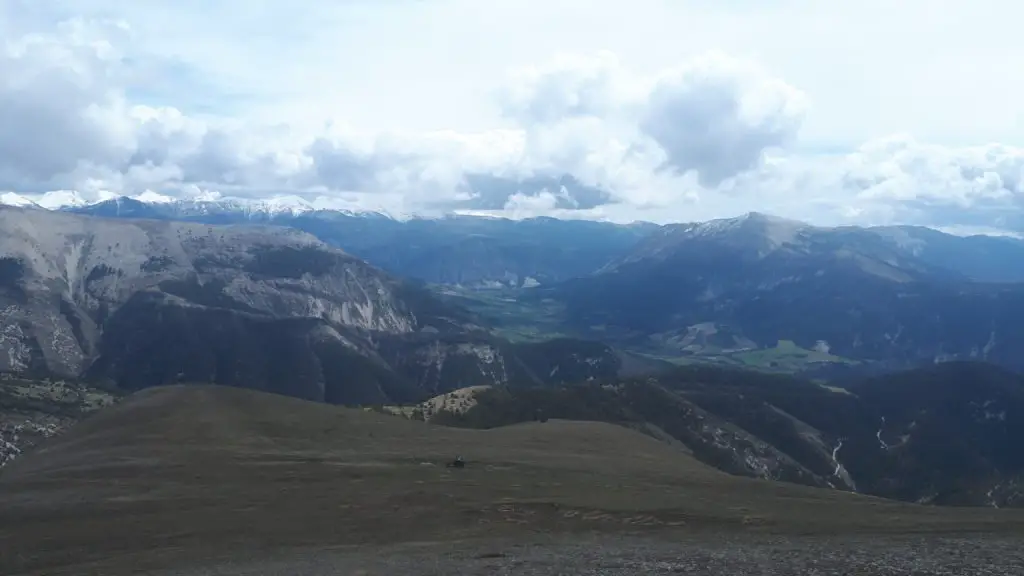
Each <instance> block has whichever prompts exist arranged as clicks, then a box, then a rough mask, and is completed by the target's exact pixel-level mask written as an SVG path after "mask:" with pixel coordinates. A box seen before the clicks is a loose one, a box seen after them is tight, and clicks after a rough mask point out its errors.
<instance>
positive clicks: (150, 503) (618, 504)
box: [0, 387, 1024, 575]
mask: <svg viewBox="0 0 1024 576" xmlns="http://www.w3.org/2000/svg"><path fill="white" fill-rule="evenodd" d="M456 454H461V455H463V456H464V457H465V459H466V460H467V462H468V465H467V467H466V468H465V469H462V470H455V469H449V468H446V467H445V466H444V463H445V462H446V461H447V460H450V459H451V458H452V457H453V456H454V455H456ZM979 532H983V533H986V534H988V535H993V534H1000V533H1007V534H1019V533H1020V532H1024V515H1022V514H1021V513H1019V512H1012V511H999V510H988V509H938V508H929V507H921V506H914V505H909V504H899V503H893V502H887V501H883V500H878V499H873V498H866V497H860V496H856V495H851V494H846V493H842V492H835V491H826V490H816V489H810V488H804V487H800V486H793V485H786V484H777V483H769V482H762V481H757V480H749V479H743V478H736V477H732V476H727V475H725V474H723V473H721V472H718V471H716V470H713V469H711V468H708V467H707V466H705V465H703V464H701V463H699V462H697V461H696V460H694V459H693V458H691V457H690V456H687V455H685V454H682V453H680V452H679V451H677V450H675V449H673V448H672V447H670V446H668V445H666V444H663V443H661V442H658V441H657V440H654V439H652V438H649V437H647V436H644V435H642V434H639V433H636V432H633V431H629V430H626V429H624V428H619V427H616V426H612V425H608V424H598V423H587V422H562V421H550V422H547V423H544V424H540V423H530V424H523V425H518V426H512V427H508V428H501V429H495V430H464V429H453V428H442V427H438V426H433V425H429V424H425V423H422V422H415V421H409V420H405V419H402V418H396V417H394V416H387V415H383V414H377V413H373V412H365V411H361V410H349V409H343V408H335V407H330V406H326V405H320V404H313V403H307V402H303V401H299V400H294V399H289V398H283V397H278V396H271V395H266V394H260V393H254V392H248V391H242V390H235V389H228V388H216V387H171V388H163V389H155V390H149V391H145V392H143V393H140V394H138V395H136V396H135V397H134V398H131V399H129V400H127V401H125V402H123V403H121V404H119V405H116V406H114V407H111V408H108V409H106V410H104V411H102V412H100V413H97V414H96V415H94V416H91V417H89V418H87V419H86V420H84V421H82V422H81V423H79V424H78V425H76V426H75V427H74V428H73V429H72V430H71V431H70V432H69V433H67V434H66V435H64V436H62V437H59V438H55V439H52V440H50V441H48V443H46V444H45V445H44V446H42V447H41V448H40V449H39V450H37V451H36V452H35V453H33V454H31V455H29V456H26V457H24V458H21V459H19V460H17V461H15V462H14V463H13V464H11V465H10V466H8V467H7V468H5V469H4V470H3V472H2V474H0V549H2V550H3V553H2V555H0V574H5V575H6V574H16V573H21V572H25V573H36V574H48V575H53V574H62V573H66V574H83V573H102V574H119V573H132V572H133V571H134V572H136V573H137V571H139V570H144V569H156V568H159V567H165V568H166V567H172V566H176V565H182V564H184V565H192V564H194V565H197V566H198V565H203V564H206V563H210V562H221V561H233V562H234V561H237V560H238V559H239V558H252V557H253V556H254V555H260V556H268V557H269V556H272V555H282V554H283V555H287V554H290V553H291V552H289V551H296V550H321V551H322V550H327V549H328V548H336V547H339V546H351V545H358V546H363V547H377V546H394V545H396V544H398V543H403V542H405V543H409V542H439V541H440V542H454V541H459V542H481V541H482V540H481V539H487V540H494V539H504V541H508V539H512V540H517V539H518V540H522V541H526V540H531V539H533V540H535V539H537V538H538V537H543V538H544V539H546V538H548V537H549V536H548V535H552V534H560V535H569V536H571V535H574V534H575V535H579V534H584V533H588V534H589V533H606V534H610V535H625V534H633V535H647V536H665V535H672V536H673V537H676V538H679V537H682V536H686V537H688V538H698V537H699V538H704V537H706V536H708V535H709V534H723V533H724V534H731V535H739V536H741V537H744V538H745V537H751V538H753V537H756V536H758V535H764V534H776V535H778V534H790V535H798V534H817V535H827V534H839V535H851V534H880V533H882V534H932V535H934V534H939V533H957V534H966V533H979ZM990 537H992V536H986V538H990ZM716 538H717V536H716ZM474 546H476V545H475V544H474V545H469V544H467V545H466V546H465V547H464V549H467V550H468V549H472V548H473V547H474ZM180 573H182V574H184V573H185V572H180ZM189 573H193V574H202V573H215V572H202V571H196V572H189ZM224 573H239V574H241V573H256V572H224ZM323 573H325V574H326V573H329V572H323ZM342 573H344V572H342Z"/></svg>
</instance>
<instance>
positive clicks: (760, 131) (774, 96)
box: [640, 53, 807, 188]
mask: <svg viewBox="0 0 1024 576" xmlns="http://www.w3.org/2000/svg"><path fill="white" fill-rule="evenodd" d="M806 106H807V104H806V98H805V96H804V95H803V94H802V93H801V92H800V91H799V90H797V89H796V88H794V87H792V86H789V85H788V84H786V83H785V82H783V81H782V80H780V79H777V78H773V77H771V76H770V75H768V74H767V73H766V72H764V71H763V70H760V69H758V68H757V67H755V66H752V65H750V64H747V63H744V62H740V61H737V60H734V59H731V58H728V57H727V56H724V55H722V54H715V53H712V54H709V55H707V56H705V57H701V58H698V59H696V60H694V61H693V62H690V63H688V64H687V65H685V66H682V67H680V68H679V69H677V70H673V71H670V72H667V73H665V74H663V75H662V76H661V78H659V79H658V81H657V83H656V84H655V86H654V89H653V90H652V91H651V94H650V96H649V99H648V102H647V105H646V107H645V110H644V112H643V116H642V119H641V120H640V129H641V130H642V131H643V133H644V134H646V135H647V136H649V137H651V138H652V139H653V140H654V141H655V142H657V143H658V145H659V146H661V148H662V150H664V152H665V156H666V163H667V164H668V165H669V166H670V167H671V168H672V169H673V170H675V171H676V172H678V173H686V172H689V171H691V170H692V171H694V172H695V173H696V174H697V175H698V177H699V180H700V183H701V184H702V185H703V186H705V187H709V188H711V187H714V186H717V185H718V184H721V183H722V182H723V181H724V180H726V179H728V178H731V177H734V176H736V175H738V174H741V173H743V172H745V171H747V170H752V169H755V168H757V167H758V166H759V165H760V163H761V160H762V158H763V157H764V154H765V153H766V152H768V151H770V150H771V149H774V148H782V147H784V146H786V145H788V144H790V143H792V142H793V141H794V140H795V139H796V136H797V133H798V132H799V130H800V125H801V123H802V121H803V116H804V113H805V110H806Z"/></svg>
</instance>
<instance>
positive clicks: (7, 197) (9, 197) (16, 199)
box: [0, 192, 39, 208]
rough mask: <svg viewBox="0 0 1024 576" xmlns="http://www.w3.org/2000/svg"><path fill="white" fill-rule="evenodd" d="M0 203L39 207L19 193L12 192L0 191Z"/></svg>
mask: <svg viewBox="0 0 1024 576" xmlns="http://www.w3.org/2000/svg"><path fill="white" fill-rule="evenodd" d="M0 205H3V206H17V207H18V208H39V205H38V204H36V203H35V202H33V201H31V200H29V199H28V198H25V197H24V196H22V195H21V194H15V193H14V192H3V193H0Z"/></svg>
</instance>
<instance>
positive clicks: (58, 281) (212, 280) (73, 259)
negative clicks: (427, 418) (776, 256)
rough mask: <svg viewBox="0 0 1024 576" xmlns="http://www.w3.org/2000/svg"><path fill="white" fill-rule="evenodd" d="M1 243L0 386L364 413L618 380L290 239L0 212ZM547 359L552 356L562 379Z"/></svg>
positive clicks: (564, 344) (594, 362)
mask: <svg viewBox="0 0 1024 576" xmlns="http://www.w3.org/2000/svg"><path fill="white" fill-rule="evenodd" d="M0 230H2V231H3V232H2V234H0V328H2V331H0V372H15V373H21V374H36V375H45V376H51V375H52V376H57V377H62V378H86V379H89V380H95V381H103V380H109V381H112V382H114V383H116V384H117V385H119V386H120V387H122V388H125V389H138V388H142V387H146V386H152V385H158V384H167V383H172V382H179V381H200V382H218V383H222V384H232V385H241V386H246V387H250V388H257V389H263V390H268V391H275V392H280V393H284V394H288V395H292V396H297V397H301V398H307V399H318V400H323V401H327V402H334V403H374V402H385V401H396V402H402V401H412V400H415V399H417V398H420V397H422V396H423V395H425V394H429V393H438V392H443V391H445V390H447V389H452V388H458V387H461V386H468V385H476V384H495V383H508V382H523V383H542V382H550V381H560V379H561V378H563V377H571V378H583V379H585V378H589V377H591V376H597V375H601V376H607V375H608V374H610V373H611V374H614V373H617V372H618V371H619V370H620V368H621V367H622V360H621V358H620V356H619V355H617V354H616V353H615V352H614V351H612V350H611V349H610V348H609V347H608V346H605V345H600V344H594V343H590V342H575V341H571V340H564V339H563V340H554V341H550V342H543V343H533V344H525V343H523V344H514V343H511V342H507V341H505V340H502V339H501V338H498V337H496V336H494V335H492V334H490V333H489V332H488V331H487V330H486V329H485V328H484V327H483V326H481V325H480V324H479V323H478V322H477V320H476V319H475V318H474V317H473V315H472V314H470V313H469V312H467V311H465V310H462V309H460V308H457V307H453V306H449V305H447V304H445V303H444V302H442V301H440V300H439V299H437V298H436V297H435V296H434V295H433V294H431V293H430V292H428V291H426V290H425V289H423V288H422V287H420V286H417V285H414V284H410V283H408V282H405V281H403V280H401V279H398V278H395V277H393V276H390V275H389V274H387V273H385V272H383V271H381V270H379V269H377V268H374V267H372V266H371V265H369V264H367V263H366V262H364V261H363V260H360V259H358V258H355V257H353V256H350V255H348V254H346V253H345V252H343V251H341V250H339V249H336V248H332V247H330V246H327V245H326V244H324V243H323V242H321V241H319V240H317V239H316V238H315V237H313V236H312V235H309V234H306V233H303V232H300V231H297V230H294V229H290V228H284V227H267V226H258V225H257V226H214V225H206V224H199V223H194V222H180V221H159V220H117V219H104V218H94V217H88V216H81V215H75V214H67V213H60V212H48V211H42V210H33V209H20V208H10V207H8V208H0ZM545 348H551V349H553V350H559V351H564V352H565V353H564V354H561V353H560V354H558V355H555V356H556V358H555V360H554V362H555V364H557V365H559V366H560V367H561V368H560V371H557V370H553V367H554V365H555V364H552V360H551V359H550V357H551V356H552V354H551V353H548V352H545ZM563 356H564V358H563ZM608 371H610V372H608Z"/></svg>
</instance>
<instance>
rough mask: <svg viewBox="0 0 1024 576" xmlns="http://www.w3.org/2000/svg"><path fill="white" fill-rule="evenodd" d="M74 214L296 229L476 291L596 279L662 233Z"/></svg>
mask: <svg viewBox="0 0 1024 576" xmlns="http://www.w3.org/2000/svg"><path fill="white" fill-rule="evenodd" d="M71 211H73V212H76V213H80V214H90V215H96V216H107V217H113V218H154V219H160V220H182V221H187V222H203V223H212V224H237V223H273V224H276V225H281V226H289V227H293V228H297V229H299V230H303V231H306V232H309V233H311V234H313V235H315V236H317V237H318V238H320V239H321V240H323V241H324V242H327V243H328V244H331V245H333V246H337V247H340V248H342V249H344V250H345V251H347V252H349V253H351V254H354V255H356V256H359V257H360V258H364V259H365V260H367V261H368V262H370V263H371V264H373V265H374V266H378V267H380V268H382V269H384V270H386V271H388V272H391V273H393V274H397V275H399V276H403V277H407V278H415V279H418V280H422V281H425V282H429V283H434V284H459V285H464V286H470V287H488V286H498V285H504V286H524V285H525V286H530V285H535V284H549V283H552V282H557V281H560V280H566V279H569V278H575V277H578V276H583V275H586V274H590V273H592V272H594V271H595V270H597V269H598V268H600V267H602V266H604V265H605V264H607V263H608V262H609V261H610V260H612V259H613V258H615V257H617V256H620V255H622V254H624V253H626V251H628V250H629V249H630V248H632V247H633V245H634V244H635V243H636V242H637V241H639V240H640V239H642V238H643V237H645V236H646V235H647V234H648V233H649V232H650V231H652V230H655V229H657V226H656V225H654V224H647V223H639V224H636V225H630V226H622V225H617V224H610V223H605V222H591V221H584V220H576V221H573V220H557V219H554V218H533V219H527V220H520V221H514V220H507V219H502V218H488V217H478V216H448V217H444V218H437V219H430V218H412V219H407V220H398V219H393V218H391V217H389V216H387V215H385V214H381V213H376V212H365V213H364V212H351V211H342V210H313V209H312V208H311V207H310V206H308V205H303V204H301V202H300V201H297V200H296V201H293V202H290V203H289V202H285V201H274V202H241V201H178V202H162V203H147V202H141V201H138V200H132V199H129V198H121V199H116V200H108V201H105V202H101V203H98V204H93V205H90V206H85V207H77V208H72V209H71Z"/></svg>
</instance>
